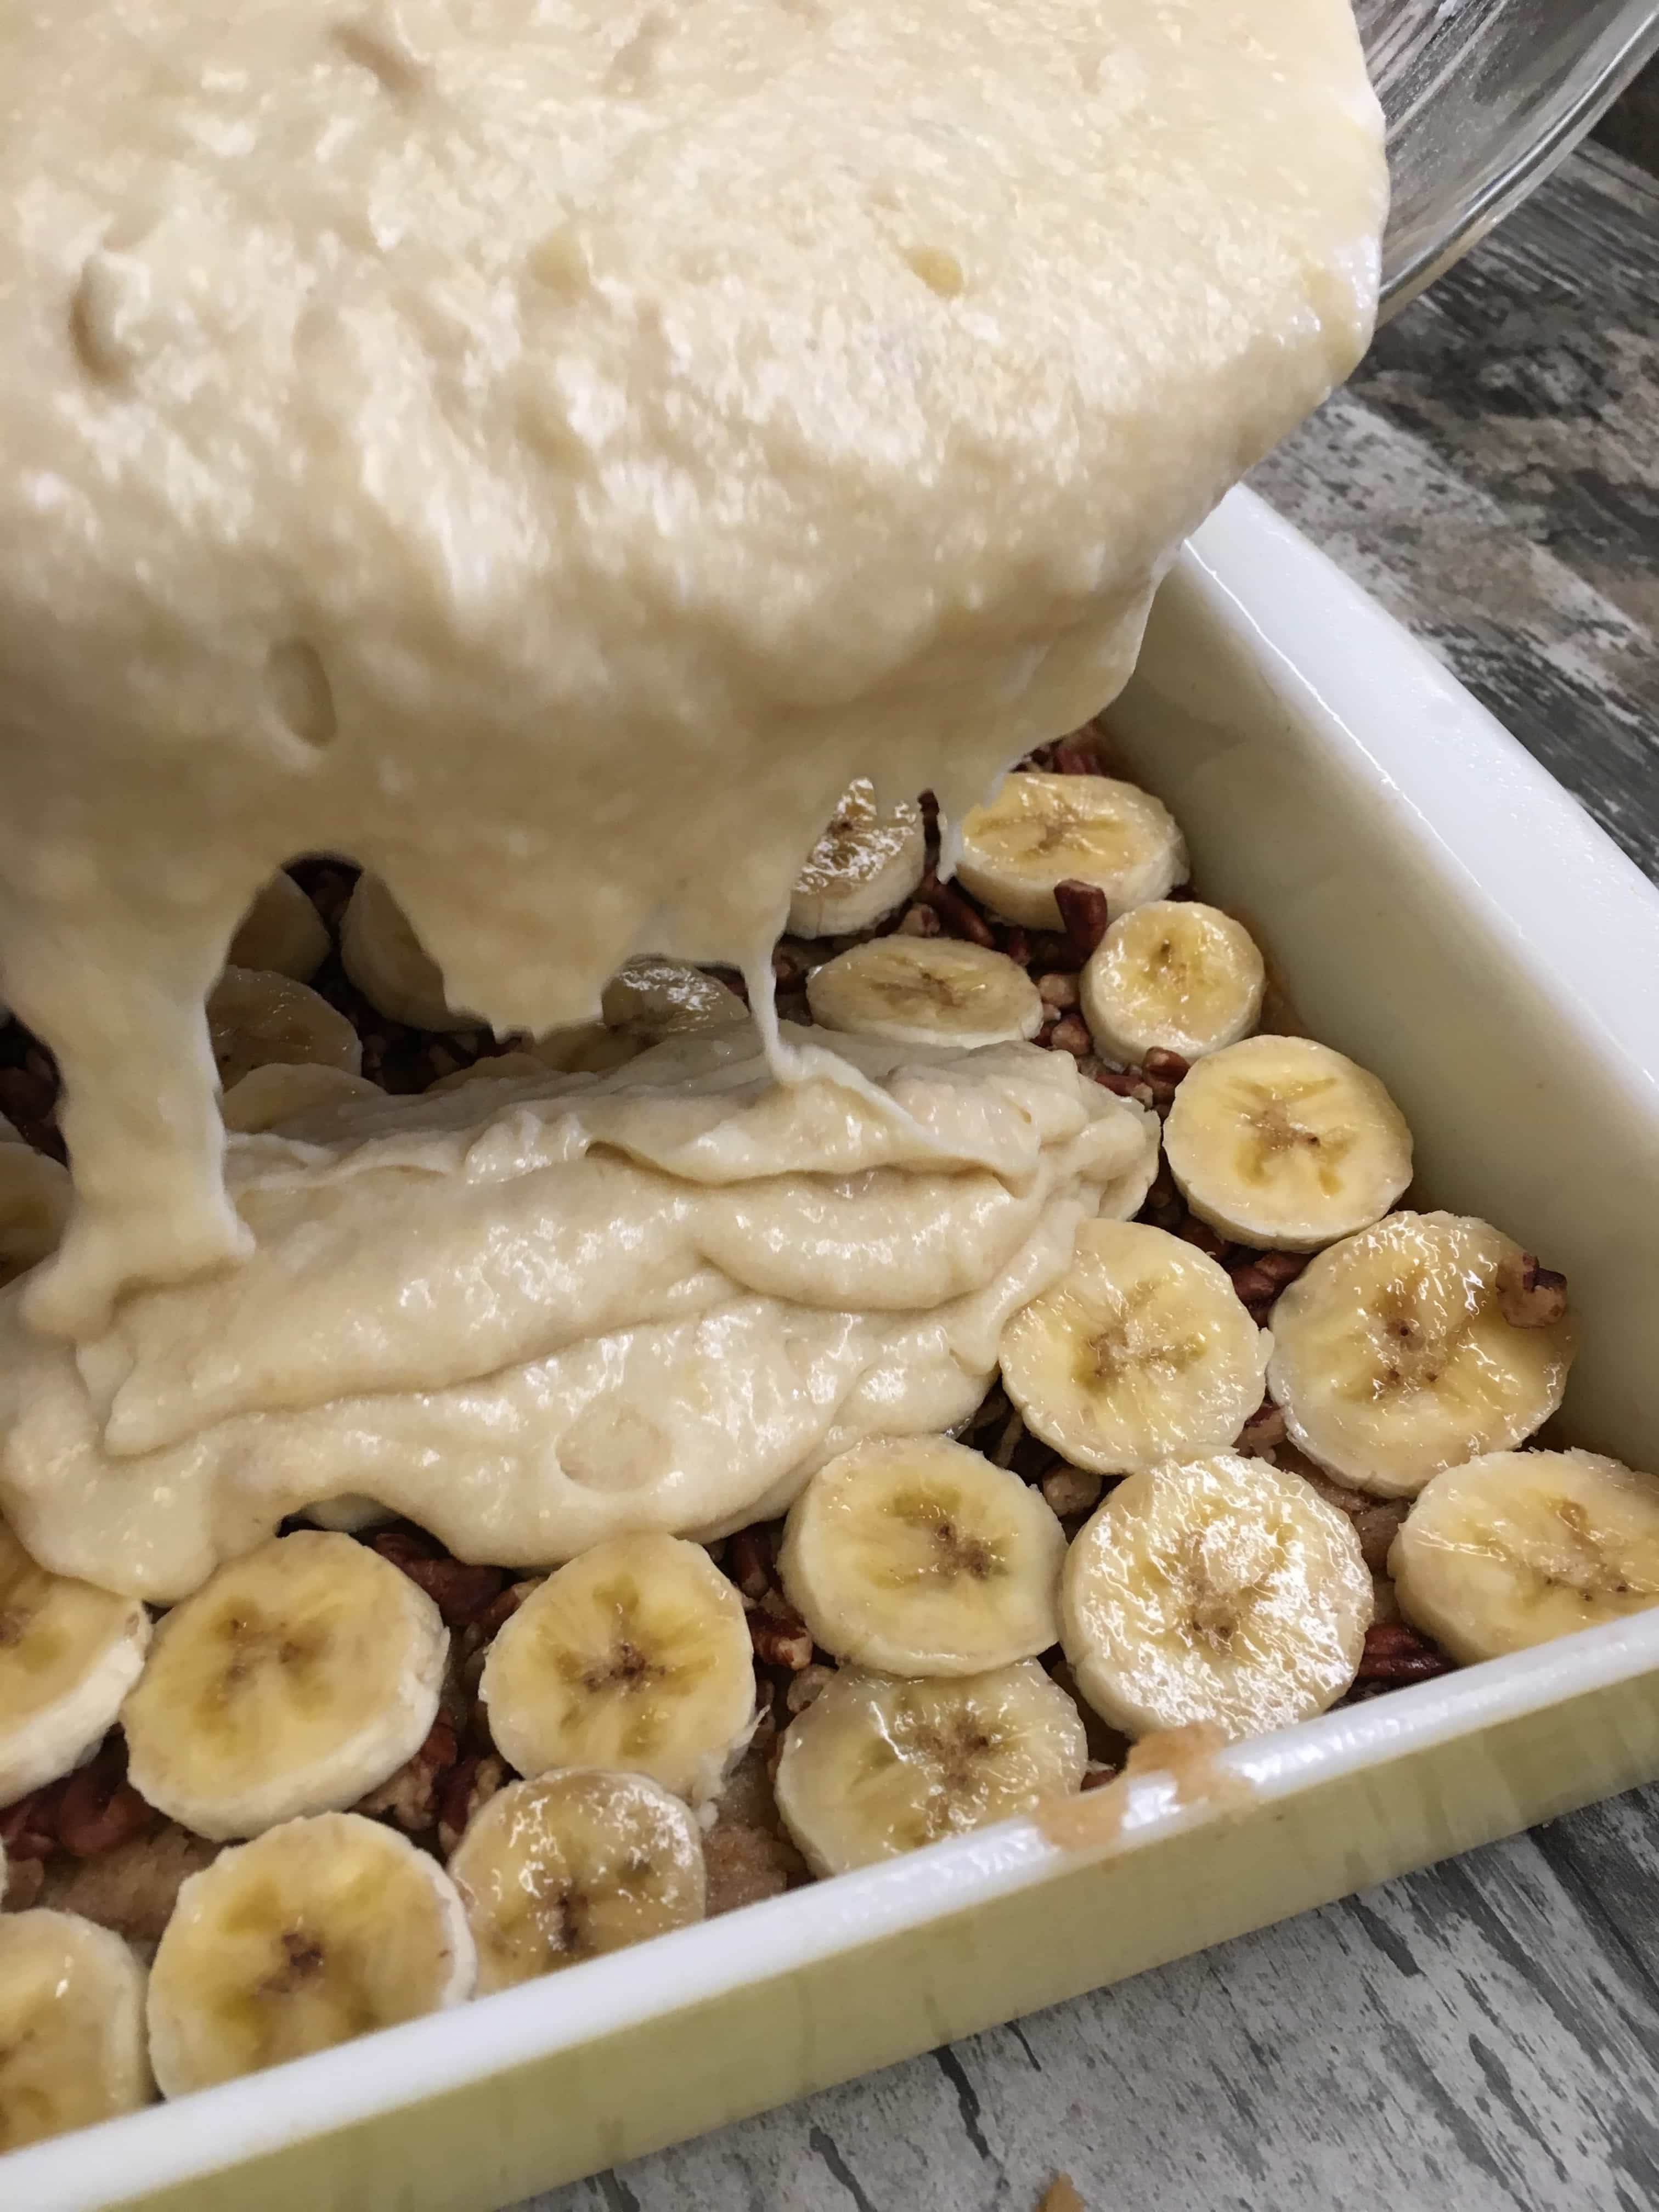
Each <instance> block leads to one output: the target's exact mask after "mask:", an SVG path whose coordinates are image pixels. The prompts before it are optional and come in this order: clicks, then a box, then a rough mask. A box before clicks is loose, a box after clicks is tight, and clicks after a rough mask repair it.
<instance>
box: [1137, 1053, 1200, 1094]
mask: <svg viewBox="0 0 1659 2212" xmlns="http://www.w3.org/2000/svg"><path fill="white" fill-rule="evenodd" d="M1140 1064H1141V1066H1142V1067H1144V1068H1145V1069H1146V1075H1147V1079H1148V1080H1149V1081H1150V1082H1152V1083H1169V1084H1176V1083H1180V1082H1182V1081H1184V1079H1186V1077H1187V1076H1188V1075H1189V1074H1190V1073H1192V1065H1193V1064H1192V1062H1191V1060H1188V1058H1187V1057H1186V1055H1185V1054H1182V1053H1179V1052H1168V1051H1166V1050H1165V1049H1164V1047H1163V1046H1162V1045H1161V1044H1155V1045H1154V1046H1153V1047H1152V1049H1151V1051H1150V1052H1149V1053H1147V1054H1146V1058H1145V1059H1144V1060H1142V1061H1141V1063H1140Z"/></svg>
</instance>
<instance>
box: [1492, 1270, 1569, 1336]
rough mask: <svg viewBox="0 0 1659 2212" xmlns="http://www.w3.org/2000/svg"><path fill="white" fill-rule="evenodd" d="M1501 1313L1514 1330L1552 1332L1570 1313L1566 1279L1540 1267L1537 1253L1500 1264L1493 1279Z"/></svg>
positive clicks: (1553, 1271)
mask: <svg viewBox="0 0 1659 2212" xmlns="http://www.w3.org/2000/svg"><path fill="white" fill-rule="evenodd" d="M1493 1283H1494V1287H1495V1288H1496V1290H1497V1292H1498V1311H1499V1312H1500V1313H1501V1314H1502V1315H1503V1316H1504V1320H1505V1321H1506V1322H1508V1323H1509V1324H1510V1328H1554V1326H1555V1324H1556V1322H1559V1321H1564V1320H1565V1318H1566V1312H1567V1279H1566V1277H1565V1275H1561V1274H1558V1273H1556V1271H1555V1269H1554V1268H1553V1267H1540V1266H1539V1264H1538V1255H1537V1254H1536V1253H1535V1252H1522V1254H1521V1255H1520V1257H1519V1258H1518V1259H1515V1260H1504V1261H1500V1262H1499V1264H1498V1273H1497V1274H1496V1276H1495V1277H1494V1278H1493Z"/></svg>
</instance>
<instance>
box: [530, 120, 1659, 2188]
mask: <svg viewBox="0 0 1659 2212" xmlns="http://www.w3.org/2000/svg"><path fill="white" fill-rule="evenodd" d="M1256 482H1257V483H1258V485H1259V486H1260V488H1261V489H1262V490H1263V491H1264V492H1265V493H1266V494H1267V496H1268V497H1269V498H1270V499H1272V500H1273V501H1274V502H1275V503H1276V504H1277V505H1278V506H1279V507H1281V508H1282V509H1283V510H1284V511H1285V513H1287V514H1289V515H1290V516H1291V517H1292V518H1293V519H1294V520H1296V521H1297V523H1299V524H1300V525H1301V526H1302V527H1303V528H1304V530H1306V531H1307V532H1309V533H1310V536H1312V537H1313V538H1316V539H1317V540H1318V541H1319V542H1320V543H1321V544H1323V545H1324V546H1325V547H1326V548H1327V549H1328V550H1329V551H1330V552H1331V553H1332V554H1333V555H1334V556H1335V558H1336V559H1337V560H1338V561H1340V562H1341V563H1342V565H1343V566H1344V567H1345V568H1347V569H1349V570H1350V571H1351V573H1352V574H1354V575H1356V576H1357V577H1358V578H1359V579H1360V580H1361V581H1362V582H1363V583H1364V584H1365V585H1366V586H1368V587H1369V588H1370V590H1371V591H1372V592H1375V593H1376V596H1377V597H1378V598H1379V599H1382V600H1383V602H1384V604H1385V605H1388V606H1389V607H1390V608H1392V609H1393V611H1395V613H1396V614H1397V615H1398V616H1400V617H1401V619H1402V620H1403V621H1405V622H1407V623H1409V624H1410V625H1411V627H1412V628H1413V629H1416V630H1417V631H1419V633H1420V634H1421V635H1423V636H1424V637H1425V638H1427V639H1428V640H1429V641H1431V643H1432V644H1433V645H1434V646H1435V647H1437V649H1438V650H1439V651H1440V652H1441V653H1443V655H1444V657H1445V658H1446V659H1447V660H1449V662H1450V664H1451V665H1452V666H1453V667H1454V668H1455V670H1456V671H1457V673H1458V674H1459V675H1460V676H1461V677H1462V679H1463V681H1464V682H1465V683H1466V684H1468V685H1469V687H1470V688H1471V690H1474V692H1476V693H1477V694H1478V695H1479V696H1480V697H1481V698H1482V699H1484V700H1485V701H1486V702H1487V704H1488V705H1490V706H1491V707H1492V709H1493V710H1494V712H1495V713H1496V714H1498V716H1499V718H1500V719H1501V720H1503V721H1504V722H1505V723H1506V724H1507V725H1508V726H1509V727H1510V729H1511V730H1513V731H1514V732H1515V733H1516V736H1517V737H1518V738H1521V739H1522V742H1523V743H1524V744H1527V745H1528V746H1529V747H1530V748H1531V750H1533V751H1534V753H1536V754H1537V755H1538V757H1539V758H1540V759H1541V760H1543V761H1544V762H1546V763H1547V764H1548V766H1549V767H1550V768H1551V769H1553V771H1554V773H1555V774H1556V775H1558V776H1559V778H1560V779H1561V781H1563V782H1564V783H1565V784H1566V785H1567V786H1568V787H1570V788H1571V790H1573V791H1574V792H1576V793H1577V794H1578V796H1579V797H1580V798H1581V799H1583V802H1584V804H1585V805H1587V806H1588V807H1589V809H1590V811H1591V812H1592V813H1594V814H1595V816H1596V817H1597V818H1598V819H1599V820H1600V821H1601V823H1603V824H1604V825H1605V826H1606V827H1607V829H1609V830H1610V831H1611V832H1612V834H1613V836H1614V837H1616V838H1617V839H1618V841H1619V842H1620V844H1621V845H1623V847H1624V848H1625V849H1626V852H1628V853H1629V854H1632V857H1633V858H1634V859H1635V860H1637V861H1638V864H1639V865H1640V866H1643V867H1644V868H1645V869H1646V870H1647V872H1648V873H1649V874H1650V876H1651V877H1653V878H1654V879H1655V880H1656V881H1659V651H1656V635H1659V180H1656V179H1654V178H1652V177H1650V176H1646V175H1644V173H1642V172H1641V171H1640V170H1638V169H1636V168H1634V167H1632V166H1630V165H1629V164H1628V163H1627V162H1626V161H1621V160H1620V159H1619V158H1618V157H1617V156H1616V155H1613V154H1611V153H1609V152H1607V151H1606V150H1605V149H1601V148H1592V149H1589V150H1588V151H1586V152H1583V153H1581V154H1579V155H1577V156H1576V157H1575V159H1574V160H1573V161H1571V163H1570V164H1569V165H1568V167H1566V168H1565V170H1564V171H1563V172H1562V173H1560V175H1559V177H1558V178H1557V179H1555V180H1554V181H1553V183H1551V184H1550V185H1547V186H1546V187H1545V188H1544V189H1543V190H1542V191H1541V192H1540V193H1539V194H1538V195H1537V197H1535V198H1534V200H1533V202H1532V203H1531V204H1529V205H1528V207H1526V208H1525V209H1523V210H1522V211H1521V213H1520V214H1518V215H1517V216H1514V217H1513V218H1512V219H1511V221H1510V223H1509V224H1508V225H1507V226H1506V227H1505V228H1504V229H1503V230H1502V231H1501V232H1500V233H1498V234H1497V236H1495V237H1494V238H1493V239H1492V240H1489V241H1488V242H1487V243H1486V245H1485V246H1483V247H1481V248H1480V250H1479V251H1478V252H1476V253H1475V254H1474V255H1473V256H1472V257H1471V258H1470V259H1469V260H1468V262H1467V263H1465V264H1463V266H1462V268H1460V269H1458V270H1454V271H1453V272H1452V273H1451V275H1450V276H1447V277H1446V278H1444V279H1443V281H1442V282H1441V283H1440V284H1439V285H1438V286H1437V287H1436V288H1435V289H1434V290H1433V291H1432V292H1431V294H1430V295H1428V296H1427V297H1425V299H1422V300H1420V301H1418V302H1417V303H1416V304H1415V305H1414V306H1413V307H1411V308H1410V309H1408V310H1407V313H1405V314H1404V315H1403V316H1402V317H1401V319H1400V320H1399V321H1398V322H1397V323H1396V324H1395V325H1394V326H1392V327H1391V328H1390V329H1389V330H1386V331H1383V333H1382V335H1381V336H1380V337H1379V338H1378V340H1377V343H1376V347H1375V349H1374V350H1373V352H1372V354H1371V356H1370V359H1369V360H1368V361H1367V362H1366V363H1365V365H1364V368H1362V369H1361V370H1360V372H1359V374H1358V375H1357V376H1356V377H1355V378H1354V380H1353V381H1352V385H1351V386H1349V387H1348V389H1347V390H1346V391H1345V392H1341V393H1340V394H1339V395H1338V396H1337V397H1336V398H1334V400H1332V401H1331V403H1330V404H1329V405H1328V406H1327V407H1326V408H1325V410H1323V412H1322V414H1321V415H1320V416H1319V417H1318V418H1317V419H1316V421H1315V422H1311V423H1310V424H1309V425H1307V426H1306V427H1305V428H1304V430H1303V431H1302V432H1301V433H1300V434H1299V435H1298V436H1297V437H1296V438H1295V439H1294V440H1292V441H1291V444H1290V445H1289V446H1288V447H1286V448H1285V450H1284V451H1282V452H1281V453H1278V454H1276V455H1275V456H1274V457H1273V459H1272V460H1271V461H1270V462H1269V463H1268V464H1267V465H1266V466H1265V467H1264V468H1263V469H1262V470H1261V471H1259V472H1258V475H1257V477H1256ZM1538 896H1539V898H1540V901H1541V902H1547V901H1548V898H1549V896H1550V887H1549V885H1548V884H1547V882H1546V883H1541V884H1539V886H1538ZM1656 988H1659V981H1656ZM1656 2077H1659V1789H1656V1790H1644V1791H1639V1792H1638V1793H1636V1794H1635V1795H1633V1796H1629V1797H1625V1798H1620V1799H1617V1800H1615V1801H1613V1802H1611V1803H1609V1804H1607V1805H1603V1806H1600V1807H1597V1808H1594V1809H1592V1810H1590V1811H1589V1812H1586V1813H1581V1814H1575V1815H1573V1816H1572V1817H1571V1818H1569V1819H1567V1820H1558V1821H1555V1822H1553V1824H1551V1825H1550V1826H1547V1827H1544V1828H1541V1829H1538V1830H1536V1831H1534V1832H1533V1833H1532V1834H1530V1835H1528V1836H1523V1837H1521V1838H1516V1840H1514V1841H1513V1842H1510V1843H1507V1844H1498V1845H1495V1846H1493V1847H1492V1848H1491V1849H1489V1850H1482V1851H1476V1852H1474V1853H1472V1854H1471V1855H1469V1856H1468V1857H1466V1858H1462V1859H1458V1860H1455V1861H1453V1862H1449V1863H1447V1864H1446V1865H1444V1866H1442V1867H1439V1868H1436V1869H1431V1870H1430V1871H1428V1872H1427V1873H1425V1874H1420V1875H1412V1876H1410V1877H1408V1878H1407V1879H1405V1880H1403V1881H1396V1882H1391V1883H1389V1884H1388V1885H1387V1886H1386V1887H1383V1888H1381V1889H1376V1890H1372V1891H1370V1892H1368V1893H1365V1894H1364V1896H1361V1897H1357V1898H1349V1899H1344V1900H1343V1901H1342V1902H1341V1903H1340V1904H1337V1905H1331V1906H1329V1907H1328V1908H1327V1909H1326V1910H1324V1911H1318V1912H1311V1913H1308V1914H1305V1915H1304V1916H1303V1917H1301V1918H1299V1919H1297V1920H1294V1921H1291V1922H1288V1923H1285V1924H1284V1925H1283V1926H1280V1927H1278V1928H1273V1929H1267V1930H1266V1931H1264V1932H1263V1933H1261V1934H1260V1935H1257V1936H1247V1937H1243V1938H1242V1939H1241V1940H1239V1941H1238V1942H1233V1943H1230V1944H1226V1945H1225V1946H1223V1947H1222V1948H1219V1949H1217V1950H1215V1951H1212V1952H1208V1953H1206V1954H1202V1955H1200V1956H1199V1957H1196V1958H1192V1959H1188V1960H1182V1961H1179V1962H1178V1963H1176V1965H1174V1966H1167V1967H1165V1968H1164V1969H1162V1970H1161V1971H1160V1972H1156V1973H1151V1974H1146V1975H1144V1976H1142V1977H1141V1978H1139V1979H1138V1980H1136V1981H1133V1982H1130V1983H1127V1984H1122V1985H1121V1986H1120V1987H1118V1988H1116V1989H1112V1990H1103V1991H1101V1992H1100V1993H1098V1994H1097V1995H1096V1996H1091V1997H1085V1998H1082V1999H1080V2000H1079V2001H1078V2002H1076V2003H1073V2004H1068V2005H1061V2006H1058V2007H1056V2008H1054V2009H1053V2010H1052V2011H1049V2012H1047V2013H1042V2014H1040V2015H1036V2016H1035V2017H1033V2018H1031V2019H1030V2020H1027V2021H1023V2022H1021V2023H1019V2024H1018V2026H1015V2027H1006V2028H1000V2029H994V2030H993V2031H992V2032H990V2033H987V2034H985V2035H981V2036H977V2037H975V2038H974V2039H972V2040H971V2041H969V2042H967V2043H963V2044H961V2045H955V2046H952V2047H950V2048H946V2049H944V2050H940V2051H933V2052H932V2053H931V2054H929V2055H928V2056H927V2057H923V2058H918V2059H915V2060H914V2061H912V2062H911V2063H909V2064H908V2065H904V2066H899V2067H895V2068H892V2069H890V2070H889V2071H887V2072H885V2073H884V2074H880V2075H874V2076H872V2077H871V2078H870V2079H868V2080H866V2081H859V2082H854V2083H851V2084H849V2085H848V2086H847V2087H844V2088H841V2089H836V2090H831V2091H829V2092H827V2093H825V2094H823V2095H822V2096H818V2097H815V2098H812V2099H811V2100H807V2101H806V2102H805V2103H802V2104H799V2105H796V2106H790V2107H789V2108H787V2110H785V2111H783V2112H774V2113H771V2114H769V2115H767V2116H765V2117H763V2118H760V2119H757V2120H753V2121H750V2122H749V2123H748V2124H745V2125H743V2126H738V2127H733V2128H728V2129H726V2130H722V2131H721V2132H720V2133H719V2134H716V2135H714V2136H707V2137H705V2138H703V2139H702V2141H700V2142H695V2143H690V2144H687V2145H685V2146H683V2147H682V2148H678V2149H677V2150H672V2151H667V2152H664V2153H663V2154H660V2155H659V2156H657V2157H654V2158H649V2159H644V2160H639V2161H638V2162H636V2163H635V2165H633V2166H628V2167H625V2168H623V2169H621V2170H619V2171H618V2172H615V2173H611V2174H606V2175H603V2176H600V2177H599V2178H598V2179H594V2180H592V2181H587V2182H583V2183H580V2184H578V2185H574V2186H573V2187H571V2188H569V2189H565V2190H560V2191H556V2192H554V2193H553V2194H552V2195H550V2196H548V2197H542V2198H539V2199H538V2200H537V2203H536V2208H535V2212H1033V2208H1034V2207H1035V2206H1036V2203H1037V2200H1038V2198H1039V2197H1040V2196H1041V2194H1042V2191H1043V2190H1044V2188H1045V2187H1046V2186H1047V2185H1048V2181H1049V2180H1050V2179H1051V2178H1052V2177H1053V2175H1054V2173H1055V2172H1057V2171H1060V2170H1063V2171H1065V2172H1068V2173H1069V2174H1070V2175H1071V2176H1072V2178H1073V2180H1074V2182H1075V2183H1076V2185H1077V2186H1078V2188H1079V2191H1080V2192H1081V2194H1082V2197H1083V2199H1084V2202H1085V2205H1086V2206H1087V2208H1088V2212H1330V2209H1331V2208H1338V2207H1340V2209H1341V2212H1413V2209H1414V2208H1417V2207H1427V2206H1430V2205H1434V2206H1439V2205H1441V2204H1443V2203H1449V2204H1450V2205H1452V2206H1454V2207H1455V2208H1456V2212H1602V2208H1606V2212H1642V2208H1646V2207H1649V2206H1652V2205H1654V2204H1656V2203H1659V2095H1656V2087H1659V2080H1656ZM526 2212H528V2208H526Z"/></svg>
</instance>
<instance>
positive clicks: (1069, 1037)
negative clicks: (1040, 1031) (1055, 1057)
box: [1043, 1014, 1095, 1060]
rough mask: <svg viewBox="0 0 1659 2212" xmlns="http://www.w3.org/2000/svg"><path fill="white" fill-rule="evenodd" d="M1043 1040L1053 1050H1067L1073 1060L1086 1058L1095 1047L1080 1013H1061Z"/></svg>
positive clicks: (1087, 1026)
mask: <svg viewBox="0 0 1659 2212" xmlns="http://www.w3.org/2000/svg"><path fill="white" fill-rule="evenodd" d="M1043 1042H1044V1043H1045V1044H1047V1045H1048V1046H1050V1047H1051V1048H1053V1049H1054V1051H1055V1052H1069V1053H1070V1054H1071V1055H1072V1057H1073V1060H1086V1059H1087V1058H1088V1056H1089V1054H1091V1052H1092V1051H1093V1050H1094V1048H1095V1041H1094V1039H1093V1038H1092V1037H1091V1036H1090V1034H1089V1025H1088V1024H1087V1023H1086V1022H1085V1020H1084V1018H1083V1017H1082V1015H1081V1014H1062V1015H1061V1016H1060V1019H1059V1020H1058V1021H1057V1022H1056V1023H1055V1024H1054V1027H1053V1028H1052V1029H1051V1030H1048V1033H1047V1035H1046V1036H1045V1037H1044V1038H1043Z"/></svg>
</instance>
